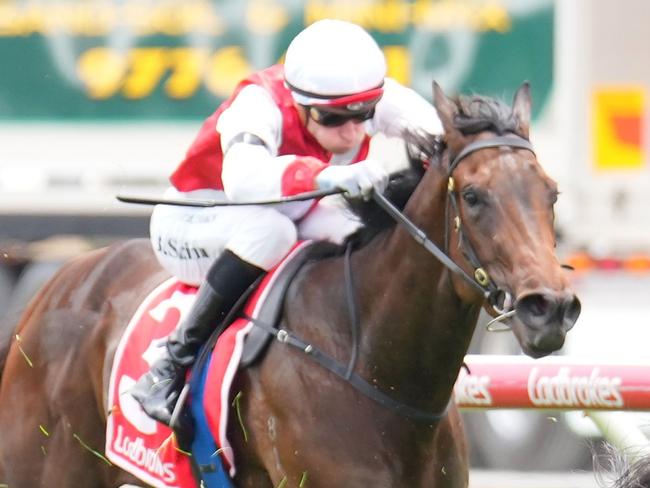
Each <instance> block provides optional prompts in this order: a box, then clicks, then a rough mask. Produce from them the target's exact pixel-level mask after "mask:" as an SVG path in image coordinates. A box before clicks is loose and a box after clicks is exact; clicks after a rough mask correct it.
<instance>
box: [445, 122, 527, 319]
mask: <svg viewBox="0 0 650 488" xmlns="http://www.w3.org/2000/svg"><path fill="white" fill-rule="evenodd" d="M504 146H505V147H510V148H517V149H526V150H527V151H530V152H531V153H533V155H534V154H535V151H534V150H533V147H532V145H531V143H530V142H529V141H528V140H526V139H524V138H522V137H520V136H516V135H510V136H501V137H493V138H490V139H483V140H479V141H474V142H472V143H470V144H468V145H467V146H465V147H464V148H463V149H462V150H461V152H460V153H458V154H457V155H456V156H455V157H453V158H450V160H451V163H450V164H449V169H448V170H447V205H446V208H445V251H446V252H448V250H449V240H450V232H449V222H450V219H449V213H450V211H452V212H453V214H454V231H455V232H456V233H457V234H458V246H459V248H460V249H461V252H462V253H463V256H464V257H465V259H466V260H467V261H468V263H469V264H470V265H471V266H472V268H473V269H474V273H473V274H474V282H475V283H477V284H478V285H480V286H481V291H482V292H483V294H484V296H485V298H486V299H487V301H488V303H489V304H490V305H491V306H492V308H493V309H494V310H495V311H496V312H497V313H498V314H499V316H502V315H505V314H512V310H510V307H511V305H512V303H511V302H512V297H510V294H509V292H508V291H504V290H501V289H500V288H499V287H498V286H497V285H496V283H495V282H494V280H492V278H491V277H490V275H489V274H488V273H487V271H486V270H485V268H483V266H481V263H480V261H479V259H478V256H477V254H476V252H475V251H474V247H473V246H472V244H471V242H470V241H469V240H468V239H467V238H466V237H465V233H464V232H463V226H462V220H461V218H460V211H459V208H458V207H459V206H458V198H459V195H458V191H457V190H456V184H455V180H454V178H453V172H454V170H455V169H456V167H457V166H458V164H459V163H460V162H461V161H462V160H463V159H464V158H466V157H467V156H469V155H470V154H472V153H473V152H476V151H480V150H481V149H487V148H494V147H504ZM500 299H501V300H500ZM500 302H501V303H500Z"/></svg>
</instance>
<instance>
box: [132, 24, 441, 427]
mask: <svg viewBox="0 0 650 488" xmlns="http://www.w3.org/2000/svg"><path fill="white" fill-rule="evenodd" d="M385 75H386V62H385V59H384V55H383V53H382V51H381V50H380V48H379V46H378V45H377V43H376V42H375V41H374V40H373V38H372V37H371V36H370V35H369V34H368V33H367V32H366V31H364V30H363V29H362V28H360V27H359V26H357V25H354V24H351V23H348V22H343V21H338V20H321V21H318V22H315V23H314V24H312V25H310V26H309V27H307V28H306V29H304V30H303V31H302V32H301V33H299V34H298V35H297V36H296V37H295V39H293V41H292V42H291V44H290V45H289V48H288V50H287V53H286V58H285V62H284V65H275V66H271V67H270V68H267V69H264V70H262V71H259V72H257V73H255V74H253V75H251V76H249V77H248V78H246V79H245V80H243V81H242V82H241V83H240V84H239V85H238V86H237V87H236V89H235V91H234V93H233V94H232V95H231V96H230V98H228V99H227V100H226V101H225V102H224V103H223V104H222V105H221V106H220V107H219V108H218V109H217V110H216V112H215V113H214V114H213V115H211V116H210V117H209V118H208V119H207V120H206V121H205V123H204V125H203V126H202V128H201V130H200V132H199V134H198V136H197V138H196V139H195V141H194V143H193V144H192V145H191V147H190V148H189V150H188V152H187V155H186V157H185V159H184V160H183V161H182V162H181V164H180V165H179V166H178V167H177V169H176V170H175V172H174V173H173V174H172V176H171V178H170V180H171V183H172V187H171V188H170V189H169V190H167V192H166V196H167V197H173V198H176V199H182V198H189V199H196V198H202V199H203V198H207V199H216V200H228V201H234V202H237V201H251V200H262V199H278V198H280V197H284V196H291V195H296V194H299V193H304V192H307V191H312V190H316V189H336V188H338V189H342V190H344V191H345V193H346V196H348V197H351V198H355V197H365V198H367V197H369V195H370V193H371V192H372V191H373V190H375V191H383V189H384V188H385V186H386V184H387V181H388V174H387V171H386V169H384V167H383V166H382V164H381V163H380V162H378V161H375V160H373V159H368V157H367V156H368V149H369V142H370V136H372V135H374V134H376V133H383V134H385V135H387V136H400V135H402V133H403V131H404V130H405V129H407V128H410V129H421V130H425V131H426V132H429V133H433V134H439V133H442V126H441V124H440V120H439V119H438V115H437V113H436V111H435V109H434V108H433V106H432V105H431V104H429V103H428V102H427V101H425V100H424V98H422V97H421V96H419V95H418V94H417V93H416V92H415V91H413V90H411V89H409V88H406V87H404V86H402V85H400V84H399V83H397V82H396V81H395V80H392V79H390V78H386V76H385ZM341 201H344V200H343V199H342V198H340V197H339V196H332V197H327V198H323V199H321V200H320V201H314V200H312V201H306V202H303V201H300V202H289V203H282V204H275V205H272V206H230V207H228V206H219V207H209V208H205V207H185V206H182V207H181V206H169V205H159V206H156V207H155V208H154V211H153V213H152V217H151V229H150V230H151V241H152V244H153V247H154V251H155V253H156V256H157V257H158V259H159V261H160V263H161V264H162V266H163V267H164V268H166V269H167V270H168V271H169V272H170V273H171V274H173V275H175V276H177V277H178V278H179V279H180V280H181V281H184V282H186V283H189V284H194V285H200V287H199V291H198V295H197V298H196V302H195V304H194V305H193V308H192V309H191V310H190V312H189V314H188V316H187V317H184V318H183V320H182V322H181V324H180V325H179V326H178V328H177V329H176V330H175V331H174V332H173V333H172V334H171V335H170V336H169V338H168V339H167V343H166V347H165V353H164V356H163V357H162V358H161V359H159V360H157V361H156V362H155V363H154V364H153V366H152V367H151V370H150V371H149V372H148V373H147V374H145V375H144V376H142V377H141V378H140V379H139V381H138V382H137V384H136V385H135V387H134V388H133V389H132V395H133V396H134V398H135V399H136V400H137V401H138V402H139V403H140V404H141V405H142V407H143V409H144V410H145V412H147V414H148V415H150V416H151V417H153V418H155V419H157V420H159V421H161V422H163V423H166V424H168V425H169V423H170V420H171V414H172V412H173V409H174V406H175V403H176V401H177V399H178V396H179V394H180V390H181V389H182V386H183V383H184V380H185V372H186V370H187V368H188V367H189V366H190V365H191V364H193V362H194V360H195V356H196V354H197V353H198V350H199V349H200V347H201V346H202V345H203V343H204V342H205V341H206V340H207V338H208V337H209V336H210V334H211V333H212V331H213V330H214V329H215V326H218V327H222V326H223V325H224V324H221V323H220V322H221V321H222V319H223V318H224V317H225V315H226V314H227V313H228V312H229V311H230V309H231V308H232V306H233V305H234V303H235V302H236V301H237V299H238V298H239V297H240V296H241V295H242V294H243V293H244V292H245V291H246V290H247V289H248V288H249V287H250V286H251V284H252V283H253V282H255V280H256V279H257V278H258V277H259V276H260V275H261V274H263V273H264V272H265V271H268V270H270V269H272V268H273V267H274V266H276V265H277V264H278V263H279V262H280V261H281V260H282V259H283V258H284V257H285V256H286V255H287V254H288V252H289V251H290V250H291V248H292V247H293V246H294V245H295V243H296V241H297V239H324V240H330V241H333V242H337V243H341V242H343V240H344V239H345V238H346V237H347V236H349V235H350V234H352V233H353V232H354V231H355V230H356V229H357V228H358V227H359V225H360V223H359V222H358V220H357V219H356V218H355V217H354V216H352V215H351V213H350V212H348V211H346V209H345V206H344V205H342V204H341Z"/></svg>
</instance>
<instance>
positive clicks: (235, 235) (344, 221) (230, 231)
mask: <svg viewBox="0 0 650 488" xmlns="http://www.w3.org/2000/svg"><path fill="white" fill-rule="evenodd" d="M165 196H166V197H167V198H174V199H182V198H189V199H192V198H194V199H210V200H223V199H224V196H223V192H220V191H214V190H198V191H194V192H188V193H180V192H177V191H176V190H174V189H170V190H168V191H167V192H166V194H165ZM342 202H343V199H342V198H341V197H339V196H333V197H327V198H324V199H322V200H320V201H319V202H318V203H317V204H316V205H315V206H314V207H313V208H311V209H310V207H311V205H312V204H313V201H312V202H295V203H290V204H282V205H270V206H223V207H180V206H171V205H157V206H156V207H155V208H154V211H153V214H152V216H151V224H150V236H151V243H152V245H153V248H154V252H155V254H156V256H157V257H158V260H159V261H160V263H161V265H162V266H163V267H164V268H165V269H166V270H167V271H169V272H170V273H171V274H172V275H174V276H176V277H178V278H179V279H180V280H181V281H183V282H185V283H188V284H192V285H199V284H200V283H201V282H202V281H203V279H204V277H205V275H206V273H207V272H208V269H209V268H210V265H211V264H212V263H213V261H214V260H215V259H216V258H217V257H218V256H219V255H220V254H221V252H222V251H223V250H224V249H228V250H230V251H231V252H233V253H235V254H236V255H237V256H239V257H240V258H242V259H243V260H244V261H247V262H249V263H251V264H253V265H255V266H257V267H259V268H263V269H265V270H269V269H271V268H273V267H274V266H275V265H276V264H278V263H279V262H280V261H281V260H282V258H284V257H285V256H286V255H287V253H288V252H289V251H290V250H291V248H292V247H293V245H294V244H295V243H296V241H297V240H298V239H301V240H302V239H312V240H329V241H331V242H335V243H341V242H343V240H344V239H345V238H346V237H347V236H349V235H350V234H352V233H353V232H354V231H356V230H357V229H358V228H359V226H360V223H359V220H358V219H357V217H356V216H354V215H352V214H351V212H350V211H349V210H347V209H346V208H345V206H344V204H343V203H342Z"/></svg>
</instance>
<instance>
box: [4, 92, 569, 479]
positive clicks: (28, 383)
mask: <svg viewBox="0 0 650 488" xmlns="http://www.w3.org/2000/svg"><path fill="white" fill-rule="evenodd" d="M433 91H434V105H435V107H436V109H437V111H438V113H439V116H440V119H441V121H442V123H443V127H444V130H445V136H444V138H439V137H437V138H436V137H432V136H426V135H423V134H419V133H410V134H407V140H408V144H407V146H408V148H409V155H410V160H411V167H410V169H409V170H408V172H407V173H405V174H408V175H410V176H411V178H402V179H401V180H399V181H394V182H393V183H392V184H391V187H395V186H397V187H399V188H397V190H399V191H397V190H395V191H394V192H393V193H394V194H400V192H401V194H405V195H406V196H405V197H404V200H405V202H400V203H399V204H396V205H397V206H398V207H402V206H403V215H404V216H405V217H406V218H407V219H409V222H408V223H405V224H404V225H402V224H401V223H400V224H395V223H394V222H393V223H392V224H389V223H387V222H388V221H390V220H391V219H390V218H388V217H386V215H388V214H386V213H384V211H385V206H384V208H379V207H378V206H377V204H376V202H380V201H382V200H381V198H379V197H378V196H375V201H369V202H365V203H359V204H358V205H357V207H358V211H359V212H360V215H363V216H364V218H365V219H366V222H368V225H367V227H366V229H365V230H363V231H361V233H360V234H359V235H357V236H355V239H356V244H355V246H354V248H353V249H352V250H351V252H350V253H344V252H341V253H340V254H339V255H337V256H334V257H331V258H326V259H323V260H320V261H316V262H311V263H308V264H307V265H306V266H305V267H303V268H302V269H301V270H300V271H299V273H298V274H297V275H296V277H295V279H294V281H293V283H292V285H291V286H290V288H289V290H288V293H287V296H286V298H285V303H284V309H283V314H282V317H281V320H280V325H281V327H282V328H283V329H284V330H286V331H289V332H290V333H292V334H295V335H296V336H299V337H300V338H301V339H302V340H304V341H307V342H308V343H310V344H314V345H317V346H318V348H319V349H320V350H321V351H325V352H326V353H327V354H329V355H330V356H331V357H333V358H334V359H335V360H336V361H338V362H340V363H341V364H344V365H345V364H350V361H349V359H350V357H351V355H352V354H356V361H355V362H354V363H353V366H354V371H353V372H354V374H355V375H356V377H359V378H361V379H362V380H363V381H365V384H366V385H371V386H370V388H369V389H370V390H371V392H370V394H364V393H363V392H360V391H359V390H358V389H356V388H353V387H351V384H350V382H348V381H345V380H343V379H341V378H339V377H338V376H336V375H334V374H333V373H332V372H331V371H329V370H327V369H326V368H323V367H322V366H321V365H319V364H317V363H315V362H313V361H310V360H309V359H307V358H306V355H305V354H304V353H303V352H302V351H299V350H296V349H291V348H289V347H288V346H287V345H286V344H282V343H280V342H276V341H273V343H272V345H271V346H270V347H269V348H268V350H267V352H266V355H265V357H264V358H263V360H261V362H259V363H257V364H256V365H254V366H253V367H250V368H248V369H245V370H241V371H239V372H238V374H237V377H236V380H235V383H236V384H235V387H234V388H233V391H236V392H241V393H242V394H241V402H240V409H241V410H240V415H241V419H242V421H243V423H244V424H245V427H246V430H247V432H248V438H247V440H245V439H244V436H243V435H242V431H241V429H240V428H239V426H238V425H236V422H231V424H233V425H231V428H230V432H229V435H230V438H231V439H232V445H233V449H234V451H235V459H236V464H237V474H236V477H235V479H234V482H235V485H236V486H238V487H255V488H265V487H268V488H271V487H278V486H283V487H286V488H289V487H298V486H301V487H303V486H304V487H310V488H332V487H335V486H336V487H347V488H367V487H369V486H372V487H385V488H388V487H391V488H394V487H408V488H424V487H427V488H431V487H436V488H457V487H466V486H467V484H468V453H467V446H466V441H465V438H464V432H463V428H462V424H461V418H460V415H459V412H458V409H457V408H456V406H455V405H454V402H453V398H452V390H453V386H454V382H455V380H456V377H457V375H458V373H459V370H460V368H461V367H462V364H463V358H464V355H465V353H466V351H467V348H468V345H469V342H470V338H471V336H472V333H473V330H474V327H475V325H476V321H477V318H478V314H479V312H480V310H481V308H482V307H485V308H486V309H487V310H488V311H489V312H490V313H491V314H492V315H495V316H496V315H499V317H500V319H502V320H504V321H505V322H506V323H508V324H509V326H510V327H511V329H512V331H513V332H514V335H515V336H516V337H517V339H518V341H519V343H520V345H521V347H522V349H523V351H524V352H525V353H527V354H529V355H530V356H533V357H541V356H545V355H547V354H550V353H552V352H553V351H555V350H557V349H559V348H560V347H561V346H562V345H563V342H564V339H565V334H566V333H567V331H568V330H569V329H570V328H571V327H572V326H573V325H574V323H575V321H576V320H577V317H578V315H579V312H580V303H579V301H578V299H577V297H576V296H575V294H574V293H573V291H572V290H571V288H570V284H569V280H568V277H567V272H566V270H565V269H563V267H562V266H561V264H560V263H559V261H558V259H557V257H556V255H555V249H554V247H555V240H554V228H553V224H554V214H553V204H554V202H555V200H556V198H557V194H558V191H557V188H556V184H555V183H554V182H553V181H552V179H550V178H549V177H548V176H547V175H546V174H545V172H544V171H543V169H542V167H541V166H540V164H539V163H538V161H537V159H536V156H535V154H534V152H533V149H532V146H531V145H530V143H529V141H528V138H529V122H530V108H531V102H530V91H529V87H528V85H527V84H524V85H522V87H521V88H520V89H519V90H518V91H517V93H516V94H515V97H514V102H513V105H512V107H510V106H508V105H506V104H504V103H503V102H500V101H498V100H494V99H491V98H487V97H481V96H473V97H466V98H462V97H461V98H459V99H450V98H448V97H447V96H446V95H445V94H444V93H443V91H442V90H441V89H440V87H439V86H438V85H437V84H435V83H434V90H433ZM413 176H414V177H413ZM405 182H406V183H405ZM407 184H408V185H410V187H409V188H408V189H407V188H406V185H407ZM393 189H394V188H393ZM406 190H408V191H406ZM390 195H391V188H390V187H389V190H388V191H387V193H386V196H387V197H388V196H390ZM397 213H398V214H399V215H402V214H401V213H399V211H398V212H397ZM415 226H417V228H418V229H417V230H415V231H413V229H414V227H415ZM413 233H415V235H416V237H417V238H416V239H414V238H413V235H412V234H413ZM351 242H352V241H351ZM432 249H433V250H432ZM436 250H437V251H440V250H444V251H446V254H444V255H443V256H442V257H440V252H438V253H436ZM432 253H433V254H432ZM346 255H348V256H349V261H346V258H345V256H346ZM445 256H448V257H449V259H448V260H445V259H444V258H445ZM346 273H349V274H350V275H351V276H352V278H353V279H352V280H351V281H350V280H349V279H348V280H347V281H346ZM166 278H167V274H166V272H165V271H163V270H162V269H161V268H160V266H159V264H158V263H157V261H156V259H155V257H154V255H153V253H152V251H151V250H150V244H149V243H148V242H147V241H144V240H134V241H128V242H126V243H121V244H114V245H111V246H109V247H108V248H104V249H101V250H96V251H92V252H90V253H88V254H84V255H81V256H80V257H78V258H76V259H74V260H72V261H71V262H70V263H68V264H67V265H65V266H64V267H63V268H62V269H61V270H60V272H59V273H58V274H57V275H56V276H55V277H54V278H53V279H52V280H51V281H49V282H48V284H46V286H45V287H44V288H43V289H42V290H41V291H40V293H39V294H38V296H37V297H36V298H35V299H34V300H33V301H32V303H31V304H30V306H29V308H28V310H27V311H26V313H25V315H24V317H23V318H22V320H21V322H20V323H19V325H18V326H17V328H16V330H15V334H14V338H13V341H12V344H11V348H10V350H9V353H8V355H7V358H6V363H5V367H4V371H3V372H2V378H1V383H0V405H1V406H2V408H1V409H0V432H1V438H0V483H5V484H6V485H9V486H10V487H11V488H34V487H44V486H52V485H55V486H57V487H58V488H72V487H75V488H76V487H79V486H82V485H83V486H92V487H117V486H120V485H121V484H126V483H130V484H132V485H141V484H142V483H141V482H138V481H137V480H135V479H134V478H132V477H131V476H130V475H128V474H126V473H125V472H122V471H120V470H119V469H118V468H117V467H115V466H111V465H109V463H107V462H106V460H105V459H103V458H102V455H101V450H102V446H104V442H105V426H106V418H107V411H106V410H107V401H106V394H107V393H106V392H107V383H108V378H109V372H110V369H111V363H112V357H113V354H114V353H115V349H116V344H117V343H118V340H119V338H120V335H121V334H122V332H123V331H124V329H125V327H126V324H127V322H128V321H129V319H130V317H131V316H132V315H133V313H134V312H135V310H136V307H137V306H138V304H139V303H140V302H142V300H143V298H144V297H145V296H146V295H147V293H148V292H149V291H150V290H152V289H153V288H154V287H155V286H156V285H158V284H159V283H161V282H162V281H164V280H165V279H166ZM344 283H348V285H346V286H344ZM349 293H353V294H354V301H356V304H357V308H356V316H357V321H358V337H356V338H355V337H354V335H355V334H354V328H351V326H350V322H351V319H350V313H349V308H348V302H349V296H348V294H349ZM352 344H356V348H355V347H353V346H352ZM373 392H378V393H374V394H375V395H376V394H379V393H380V394H381V395H383V397H382V398H385V397H389V398H390V399H391V401H392V402H393V403H392V404H391V403H390V402H389V404H388V405H386V404H385V402H384V403H382V402H380V401H377V399H376V397H373ZM399 407H402V408H399Z"/></svg>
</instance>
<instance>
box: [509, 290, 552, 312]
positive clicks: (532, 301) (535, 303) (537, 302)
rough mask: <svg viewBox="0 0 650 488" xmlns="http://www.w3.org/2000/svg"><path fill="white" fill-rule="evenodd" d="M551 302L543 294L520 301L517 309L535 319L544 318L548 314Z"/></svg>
mask: <svg viewBox="0 0 650 488" xmlns="http://www.w3.org/2000/svg"><path fill="white" fill-rule="evenodd" d="M548 307H549V302H548V300H547V299H546V298H545V297H544V295H541V294H534V295H528V296H526V297H524V298H522V299H521V300H520V301H519V304H518V306H517V309H520V308H521V310H522V311H524V312H525V313H527V314H530V315H531V316H533V317H543V316H544V315H546V314H547V313H548Z"/></svg>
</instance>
